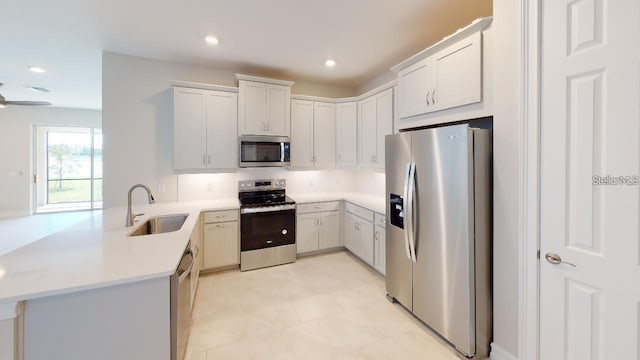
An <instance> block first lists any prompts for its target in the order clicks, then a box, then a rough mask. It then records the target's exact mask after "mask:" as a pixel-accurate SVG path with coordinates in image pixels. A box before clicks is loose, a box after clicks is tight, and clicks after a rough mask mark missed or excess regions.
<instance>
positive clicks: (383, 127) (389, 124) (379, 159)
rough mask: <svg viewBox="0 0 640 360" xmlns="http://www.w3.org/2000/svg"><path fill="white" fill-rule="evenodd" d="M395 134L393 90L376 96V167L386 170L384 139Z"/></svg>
mask: <svg viewBox="0 0 640 360" xmlns="http://www.w3.org/2000/svg"><path fill="white" fill-rule="evenodd" d="M392 133H393V89H388V90H386V91H383V92H381V93H380V94H378V95H376V141H377V144H376V155H375V157H374V160H375V164H374V167H375V168H377V169H381V170H384V138H385V136H387V135H390V134H392Z"/></svg>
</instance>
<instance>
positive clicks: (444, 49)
mask: <svg viewBox="0 0 640 360" xmlns="http://www.w3.org/2000/svg"><path fill="white" fill-rule="evenodd" d="M490 23H491V18H483V19H478V20H476V21H474V22H473V23H471V24H470V25H468V26H467V27H465V28H463V29H461V30H459V31H457V32H456V33H455V34H452V35H451V36H448V37H446V38H444V39H443V40H442V41H440V42H438V43H437V44H434V45H433V46H431V47H429V48H427V49H425V50H423V51H421V52H420V53H418V54H416V55H414V56H413V57H411V58H409V59H407V60H405V61H403V62H402V63H400V64H398V65H396V66H394V67H392V70H393V71H395V72H397V74H398V93H397V94H396V95H397V96H398V116H399V128H401V129H403V128H408V127H410V126H409V124H412V125H413V126H420V125H432V124H437V123H439V122H438V121H437V120H438V118H440V119H441V120H442V121H443V122H450V121H456V120H460V119H464V118H473V117H482V116H488V115H490V114H491V111H490V98H491V96H490V87H489V86H485V84H483V82H485V81H486V79H489V80H490V77H491V74H490V71H491V69H490V66H489V65H488V64H490V57H488V56H487V55H486V54H485V53H490V52H483V46H490V36H489V35H490V32H489V28H488V26H489V24H490ZM485 99H488V101H489V103H487V104H484V103H483V101H485ZM425 121H426V122H425Z"/></svg>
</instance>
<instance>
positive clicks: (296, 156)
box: [291, 100, 313, 168]
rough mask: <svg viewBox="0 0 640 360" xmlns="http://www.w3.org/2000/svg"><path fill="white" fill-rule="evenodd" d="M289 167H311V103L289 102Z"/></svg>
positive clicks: (303, 101) (302, 101)
mask: <svg viewBox="0 0 640 360" xmlns="http://www.w3.org/2000/svg"><path fill="white" fill-rule="evenodd" d="M291 166H292V167H294V168H312V167H313V102H312V101H305V100H292V101H291Z"/></svg>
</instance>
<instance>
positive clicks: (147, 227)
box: [128, 214, 189, 236]
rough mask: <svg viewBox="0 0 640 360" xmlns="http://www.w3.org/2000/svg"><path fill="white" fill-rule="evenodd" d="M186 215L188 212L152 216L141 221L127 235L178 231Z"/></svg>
mask: <svg viewBox="0 0 640 360" xmlns="http://www.w3.org/2000/svg"><path fill="white" fill-rule="evenodd" d="M188 216H189V214H174V215H163V216H154V217H152V218H149V219H148V220H147V221H145V222H144V223H142V225H140V226H139V227H138V228H137V229H135V230H134V231H132V232H131V233H129V235H128V236H141V235H153V234H162V233H168V232H173V231H178V230H180V229H181V228H182V225H183V224H184V222H185V220H187V217H188Z"/></svg>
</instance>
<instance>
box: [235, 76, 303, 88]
mask: <svg viewBox="0 0 640 360" xmlns="http://www.w3.org/2000/svg"><path fill="white" fill-rule="evenodd" d="M236 79H238V80H245V81H255V82H260V83H265V84H273V85H284V86H293V84H294V82H293V81H288V80H278V79H270V78H264V77H258V76H251V75H243V74H236Z"/></svg>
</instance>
